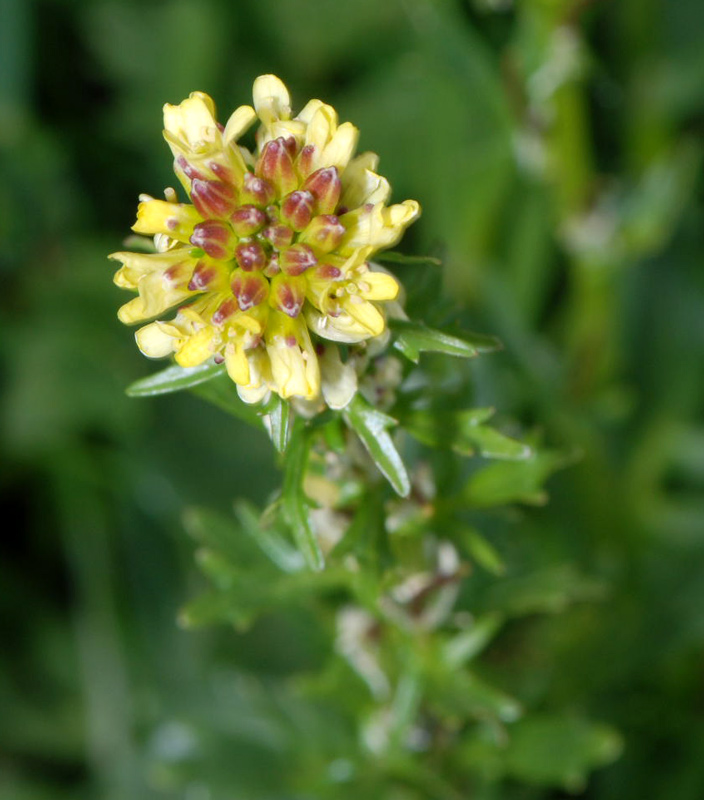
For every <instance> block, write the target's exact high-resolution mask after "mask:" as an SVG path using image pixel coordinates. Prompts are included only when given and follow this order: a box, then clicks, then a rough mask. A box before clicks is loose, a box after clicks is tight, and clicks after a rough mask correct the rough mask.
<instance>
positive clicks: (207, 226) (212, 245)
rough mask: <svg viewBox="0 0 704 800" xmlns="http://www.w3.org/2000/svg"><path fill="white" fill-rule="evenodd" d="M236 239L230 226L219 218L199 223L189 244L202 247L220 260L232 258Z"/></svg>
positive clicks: (212, 256)
mask: <svg viewBox="0 0 704 800" xmlns="http://www.w3.org/2000/svg"><path fill="white" fill-rule="evenodd" d="M236 241H237V239H236V238H235V235H234V233H233V232H232V228H231V227H230V226H229V225H228V224H227V223H226V222H220V221H219V220H208V221H207V222H201V223H199V224H198V225H196V227H195V229H194V231H193V235H192V236H191V244H193V245H195V246H196V247H201V248H203V250H205V252H206V253H207V254H208V255H209V256H210V257H211V258H215V259H218V260H220V261H227V260H229V259H230V258H232V253H233V251H234V249H235V242H236Z"/></svg>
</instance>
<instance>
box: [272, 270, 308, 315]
mask: <svg viewBox="0 0 704 800" xmlns="http://www.w3.org/2000/svg"><path fill="white" fill-rule="evenodd" d="M305 300H306V281H305V278H302V277H290V276H288V275H277V276H276V277H275V278H274V280H273V281H272V282H271V297H270V298H269V303H270V304H271V305H272V306H273V307H274V308H277V309H278V310H279V311H283V312H284V314H288V316H289V317H297V316H298V315H299V314H300V313H301V309H302V308H303V303H305Z"/></svg>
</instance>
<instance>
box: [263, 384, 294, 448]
mask: <svg viewBox="0 0 704 800" xmlns="http://www.w3.org/2000/svg"><path fill="white" fill-rule="evenodd" d="M290 419H291V406H290V404H289V402H288V400H283V399H282V398H281V397H279V395H278V394H275V393H272V396H271V400H269V402H268V403H267V404H266V407H265V409H264V414H263V420H264V426H265V428H266V430H267V433H268V434H269V437H270V438H271V441H272V442H273V443H274V447H275V448H276V451H277V452H278V453H283V452H284V451H285V450H286V445H287V444H288V437H289V433H290V431H289V428H290Z"/></svg>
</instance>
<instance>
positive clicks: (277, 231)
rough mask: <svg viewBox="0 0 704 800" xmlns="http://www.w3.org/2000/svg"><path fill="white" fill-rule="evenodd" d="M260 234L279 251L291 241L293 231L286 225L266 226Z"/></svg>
mask: <svg viewBox="0 0 704 800" xmlns="http://www.w3.org/2000/svg"><path fill="white" fill-rule="evenodd" d="M262 233H263V234H264V236H265V237H266V238H267V239H268V240H269V241H270V242H271V243H272V244H273V245H274V247H276V248H277V249H279V250H280V249H282V248H284V247H288V246H289V245H290V244H291V242H292V241H293V231H292V230H291V228H289V227H288V225H268V226H267V227H266V228H264V230H263V231H262Z"/></svg>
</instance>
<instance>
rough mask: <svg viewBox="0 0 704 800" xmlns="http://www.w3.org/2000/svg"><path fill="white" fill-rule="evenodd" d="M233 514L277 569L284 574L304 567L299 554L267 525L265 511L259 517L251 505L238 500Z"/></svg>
mask: <svg viewBox="0 0 704 800" xmlns="http://www.w3.org/2000/svg"><path fill="white" fill-rule="evenodd" d="M235 514H236V516H237V519H238V520H239V522H240V525H242V528H243V530H244V531H245V533H247V535H248V536H250V537H251V538H252V539H253V540H254V541H255V542H256V544H257V545H258V546H259V547H260V548H261V550H262V551H263V552H264V553H265V554H266V555H267V556H268V558H269V559H270V560H271V561H272V562H273V563H274V564H276V566H277V567H279V569H282V570H283V571H284V572H298V571H300V570H301V569H302V568H303V567H304V566H305V562H304V560H303V556H302V555H301V553H299V552H298V550H295V549H294V548H293V547H292V546H291V545H290V544H289V543H288V542H287V541H286V540H285V539H284V538H283V536H281V535H280V534H279V533H278V532H277V531H276V529H275V528H272V527H271V526H270V525H268V524H267V522H266V519H265V518H266V516H267V512H266V511H265V512H264V513H263V514H261V515H260V514H259V513H257V510H256V509H255V508H254V506H253V505H251V503H248V502H247V501H246V500H238V501H237V502H236V503H235Z"/></svg>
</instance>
